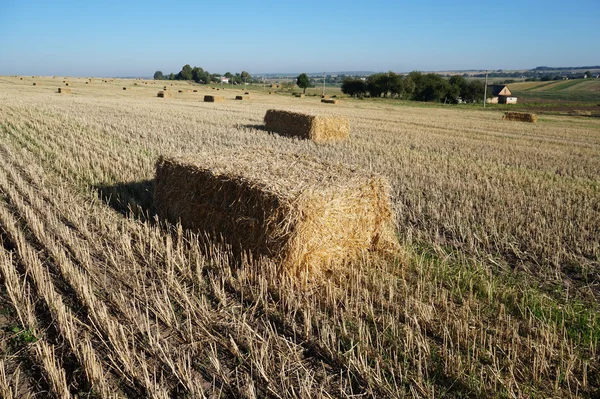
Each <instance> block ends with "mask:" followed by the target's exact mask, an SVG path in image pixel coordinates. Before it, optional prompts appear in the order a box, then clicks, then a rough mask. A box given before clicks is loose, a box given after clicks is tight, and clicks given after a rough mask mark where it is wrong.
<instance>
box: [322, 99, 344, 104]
mask: <svg viewBox="0 0 600 399" xmlns="http://www.w3.org/2000/svg"><path fill="white" fill-rule="evenodd" d="M321 102H322V103H325V104H339V103H340V100H334V99H331V98H322V99H321Z"/></svg>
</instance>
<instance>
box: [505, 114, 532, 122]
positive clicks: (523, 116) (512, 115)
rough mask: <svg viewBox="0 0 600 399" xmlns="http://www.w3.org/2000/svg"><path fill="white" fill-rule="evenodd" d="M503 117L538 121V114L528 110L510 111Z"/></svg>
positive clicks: (511, 119)
mask: <svg viewBox="0 0 600 399" xmlns="http://www.w3.org/2000/svg"><path fill="white" fill-rule="evenodd" d="M502 119H505V120H509V121H519V122H530V123H536V122H537V114H531V113H527V112H512V111H509V112H505V113H504V115H503V116H502Z"/></svg>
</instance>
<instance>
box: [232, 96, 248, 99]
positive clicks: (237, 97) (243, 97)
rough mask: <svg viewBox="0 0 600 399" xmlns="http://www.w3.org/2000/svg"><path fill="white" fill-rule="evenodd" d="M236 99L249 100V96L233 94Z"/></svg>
mask: <svg viewBox="0 0 600 399" xmlns="http://www.w3.org/2000/svg"><path fill="white" fill-rule="evenodd" d="M235 99H236V100H250V96H235Z"/></svg>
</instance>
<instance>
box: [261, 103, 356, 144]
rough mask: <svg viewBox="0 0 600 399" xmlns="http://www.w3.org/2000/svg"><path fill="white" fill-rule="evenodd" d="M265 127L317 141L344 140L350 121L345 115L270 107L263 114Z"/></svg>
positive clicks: (272, 130)
mask: <svg viewBox="0 0 600 399" xmlns="http://www.w3.org/2000/svg"><path fill="white" fill-rule="evenodd" d="M264 121H265V128H266V129H267V130H269V131H271V132H276V133H279V134H281V135H283V136H288V137H298V138H302V139H307V140H312V141H314V142H317V143H322V142H327V141H339V140H345V139H347V138H348V136H349V134H350V122H349V121H348V118H347V117H345V116H331V115H311V114H302V113H298V112H291V111H283V110H275V109H270V110H268V111H267V112H266V114H265V119H264Z"/></svg>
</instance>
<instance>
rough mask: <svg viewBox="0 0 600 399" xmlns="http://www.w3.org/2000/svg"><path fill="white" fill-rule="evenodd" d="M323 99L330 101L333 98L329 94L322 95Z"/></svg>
mask: <svg viewBox="0 0 600 399" xmlns="http://www.w3.org/2000/svg"><path fill="white" fill-rule="evenodd" d="M321 98H324V99H325V100H329V99H330V98H331V97H330V96H329V95H327V94H322V95H321Z"/></svg>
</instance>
